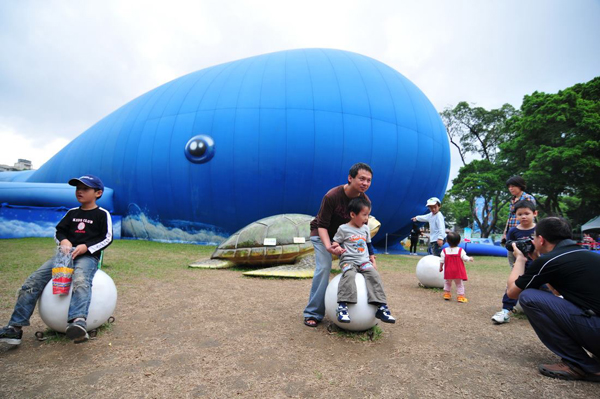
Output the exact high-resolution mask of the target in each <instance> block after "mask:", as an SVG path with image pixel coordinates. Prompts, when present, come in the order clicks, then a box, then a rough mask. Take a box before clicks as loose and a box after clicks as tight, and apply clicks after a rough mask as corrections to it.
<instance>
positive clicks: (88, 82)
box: [0, 0, 600, 177]
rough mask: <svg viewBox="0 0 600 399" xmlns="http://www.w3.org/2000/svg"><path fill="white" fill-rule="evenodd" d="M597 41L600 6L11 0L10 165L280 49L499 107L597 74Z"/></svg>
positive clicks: (1, 16) (2, 125) (41, 158)
mask: <svg viewBox="0 0 600 399" xmlns="http://www.w3.org/2000/svg"><path fill="white" fill-rule="evenodd" d="M599 38H600V0H502V1H500V0H496V1H491V0H490V1H482V0H464V1H452V0H437V1H418V2H417V1H373V0H371V1H349V0H344V1H327V0H320V1H310V0H304V1H296V2H292V1H284V0H278V1H271V0H268V1H267V0H264V1H260V0H252V1H250V0H248V1H225V0H215V1H207V0H196V1H180V0H170V1H164V2H163V1H149V0H144V1H141V0H135V1H131V0H130V1H127V0H102V1H96V0H90V1H82V2H77V1H56V0H45V1H29V0H20V1H8V0H0V164H8V165H12V164H14V163H15V162H16V161H17V158H25V159H29V160H31V161H32V162H33V167H34V168H36V169H37V168H39V167H40V166H41V165H42V164H43V163H44V162H45V161H47V160H48V159H49V158H50V157H52V155H54V154H55V153H56V152H57V151H58V150H60V149H61V148H62V147H64V146H65V145H66V144H67V143H69V142H70V141H71V140H73V139H74V138H75V137H76V136H78V135H79V134H80V133H82V132H83V131H85V130H86V129H87V128H89V127H90V126H91V125H93V124H94V123H96V122H97V121H98V120H100V119H101V118H103V117H104V116H106V115H108V114H109V113H111V112H112V111H114V110H116V109H117V108H119V107H121V106H122V105H124V104H125V103H127V102H129V101H130V100H132V99H134V98H135V97H137V96H139V95H141V94H143V93H145V92H147V91H149V90H151V89H154V88H155V87H157V86H159V85H161V84H163V83H165V82H168V81H170V80H172V79H175V78H177V77H179V76H182V75H185V74H187V73H190V72H193V71H197V70H199V69H203V68H206V67H209V66H212V65H216V64H220V63H223V62H228V61H233V60H237V59H241V58H246V57H250V56H254V55H259V54H264V53H268V52H273V51H280V50H288V49H296V48H306V47H326V48H336V49H342V50H348V51H354V52H357V53H360V54H364V55H367V56H370V57H372V58H375V59H377V60H379V61H382V62H384V63H386V64H388V65H389V66H391V67H393V68H394V69H396V70H397V71H399V72H400V73H402V74H403V75H405V76H406V77H407V78H408V79H410V80H411V81H412V82H414V83H415V84H416V85H417V86H418V87H419V88H420V89H421V90H422V91H423V92H424V93H425V95H427V96H428V97H429V99H430V100H431V102H432V103H433V104H434V106H435V107H436V109H438V111H441V110H443V109H444V108H446V107H448V106H454V105H456V104H457V103H458V102H460V101H468V102H471V103H474V104H476V105H478V106H482V107H485V108H487V109H492V108H497V107H500V106H501V105H502V104H504V103H510V104H512V105H514V106H515V107H519V106H520V105H521V102H522V99H523V96H524V95H525V94H530V93H532V92H534V91H536V90H537V91H544V92H549V93H554V92H557V91H558V90H561V89H564V88H566V87H569V86H572V85H573V84H575V83H581V82H587V81H589V80H591V79H592V78H594V77H595V76H599V75H600V39H599ZM452 163H453V166H452V169H451V177H454V176H455V175H456V172H457V171H458V168H459V167H460V158H459V157H458V154H457V153H453V154H452Z"/></svg>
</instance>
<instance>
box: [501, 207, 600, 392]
mask: <svg viewBox="0 0 600 399" xmlns="http://www.w3.org/2000/svg"><path fill="white" fill-rule="evenodd" d="M571 238H572V235H571V226H570V225H569V223H568V222H567V221H566V220H564V219H562V218H558V217H549V218H546V219H544V220H542V221H540V222H539V223H538V224H537V226H536V230H535V235H534V241H533V244H534V246H535V248H536V253H535V254H533V256H532V257H533V258H536V259H535V260H534V261H533V262H532V263H531V265H530V266H529V267H528V268H527V270H526V271H525V262H526V258H525V256H524V255H523V253H522V252H521V251H519V250H518V249H517V248H516V245H514V244H513V248H514V252H515V256H516V261H515V265H514V268H513V270H512V272H511V274H510V276H509V278H508V289H507V294H508V296H509V297H510V298H513V299H517V298H518V299H519V303H520V304H521V307H522V308H523V312H525V314H526V315H527V317H528V319H529V322H530V323H531V326H532V327H533V329H534V330H535V332H536V334H537V335H538V337H539V338H540V340H541V341H542V343H543V344H544V345H546V347H547V348H548V349H550V350H551V351H552V352H554V353H556V354H557V355H558V356H560V357H561V359H562V361H561V362H559V363H556V364H540V365H539V371H540V373H542V374H544V375H546V376H548V377H552V378H559V379H563V380H586V381H595V382H600V361H599V360H598V359H600V255H599V254H596V253H594V252H592V251H588V250H586V249H582V248H579V246H578V245H577V244H576V243H575V242H574V241H573V240H571ZM538 255H539V257H538ZM544 284H546V285H548V287H549V288H550V289H551V290H552V292H547V291H542V290H539V289H538V288H539V287H541V286H542V285H544ZM586 350H587V352H586ZM588 352H589V353H591V354H592V355H594V356H593V357H592V356H590V355H589V354H588Z"/></svg>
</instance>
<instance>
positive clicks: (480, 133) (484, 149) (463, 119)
mask: <svg viewBox="0 0 600 399" xmlns="http://www.w3.org/2000/svg"><path fill="white" fill-rule="evenodd" d="M516 114H517V111H516V110H515V108H514V107H513V106H512V105H510V104H504V105H503V106H502V107H501V108H498V109H492V110H490V111H488V110H486V109H485V108H482V107H471V106H470V105H469V104H468V103H467V102H465V101H462V102H460V103H458V104H457V105H456V107H454V108H446V109H445V110H444V111H442V112H441V113H440V116H441V117H442V120H443V122H444V124H445V125H446V131H447V133H448V138H449V139H450V143H451V144H452V145H454V146H455V147H456V148H457V149H458V152H459V154H460V157H461V160H462V162H463V165H466V161H465V156H466V155H467V154H468V153H472V154H478V155H479V156H480V157H481V158H482V159H486V160H488V161H490V162H494V161H495V159H496V153H497V152H498V145H499V144H500V143H502V142H504V141H505V136H506V128H505V125H506V122H507V121H508V120H509V119H510V118H511V117H513V116H514V115H516Z"/></svg>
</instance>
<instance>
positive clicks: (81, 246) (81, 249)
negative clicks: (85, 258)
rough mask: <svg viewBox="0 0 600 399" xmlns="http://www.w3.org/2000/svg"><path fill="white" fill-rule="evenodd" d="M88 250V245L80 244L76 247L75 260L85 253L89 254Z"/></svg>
mask: <svg viewBox="0 0 600 399" xmlns="http://www.w3.org/2000/svg"><path fill="white" fill-rule="evenodd" d="M87 250H88V248H87V245H85V244H79V245H78V246H76V247H75V250H74V251H73V259H75V258H76V257H78V256H79V255H83V254H84V253H86V252H87Z"/></svg>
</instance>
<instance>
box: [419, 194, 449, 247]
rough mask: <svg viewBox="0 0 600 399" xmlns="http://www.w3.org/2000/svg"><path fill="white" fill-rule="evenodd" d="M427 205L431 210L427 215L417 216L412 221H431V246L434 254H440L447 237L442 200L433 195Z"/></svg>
mask: <svg viewBox="0 0 600 399" xmlns="http://www.w3.org/2000/svg"><path fill="white" fill-rule="evenodd" d="M426 205H427V208H429V210H430V211H431V212H430V213H428V214H427V215H419V216H415V217H413V218H412V221H413V222H428V223H429V248H430V249H431V253H432V254H433V255H435V256H440V254H441V253H442V245H444V238H446V223H445V222H444V215H442V212H440V208H441V207H442V202H441V201H440V200H439V198H437V197H431V198H429V199H428V200H427V204H426Z"/></svg>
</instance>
